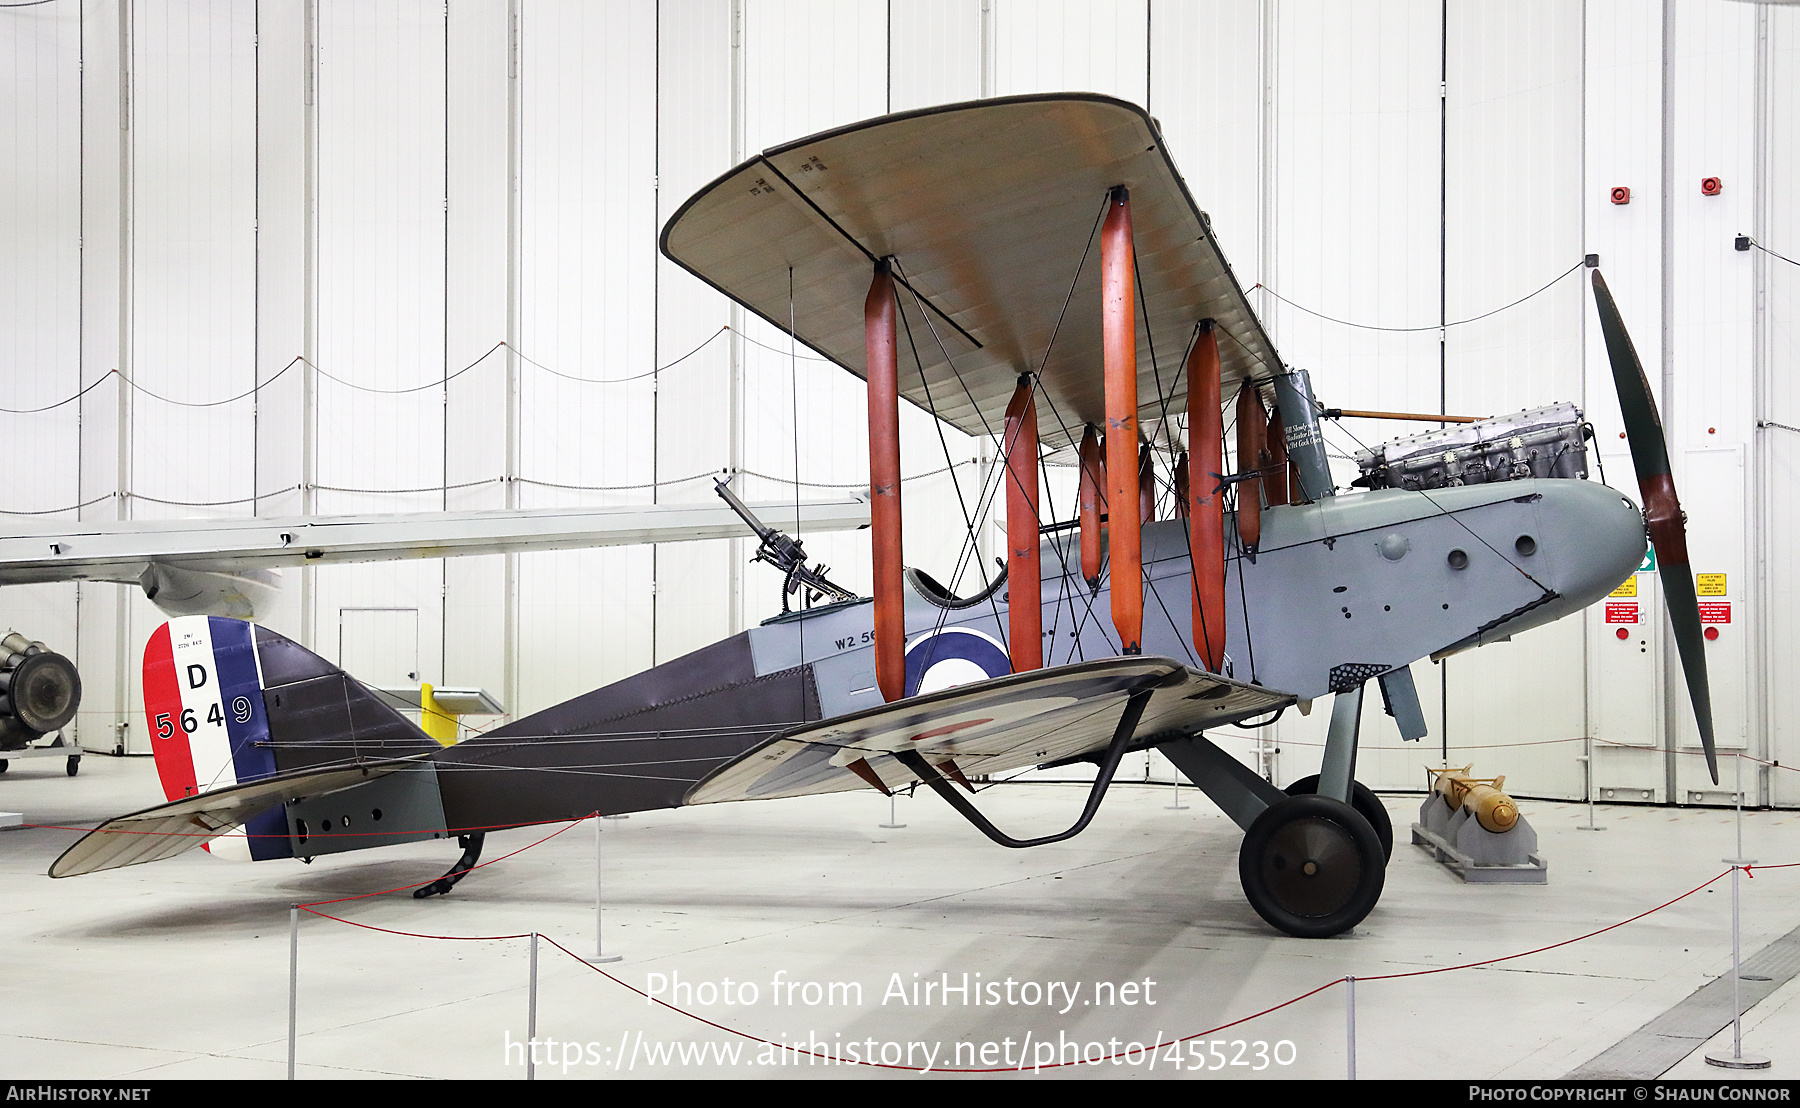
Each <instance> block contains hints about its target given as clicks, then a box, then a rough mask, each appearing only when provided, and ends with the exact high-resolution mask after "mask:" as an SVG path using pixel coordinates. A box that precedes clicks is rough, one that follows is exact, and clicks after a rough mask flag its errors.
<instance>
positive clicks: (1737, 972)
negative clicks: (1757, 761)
mask: <svg viewBox="0 0 1800 1108" xmlns="http://www.w3.org/2000/svg"><path fill="white" fill-rule="evenodd" d="M1739 766H1740V769H1739V781H1740V782H1741V781H1742V779H1743V778H1742V773H1743V771H1742V768H1741V766H1742V762H1741V761H1740V762H1739ZM1743 795H1744V794H1743V790H1742V789H1741V788H1740V789H1739V790H1738V800H1739V803H1740V804H1741V803H1742V801H1743ZM1743 845H1744V832H1743V830H1742V828H1741V827H1740V829H1739V830H1738V847H1739V848H1740V849H1739V851H1738V853H1739V855H1740V857H1737V858H1727V859H1725V861H1727V862H1729V863H1731V1053H1730V1054H1727V1053H1725V1052H1724V1051H1723V1050H1713V1051H1708V1052H1707V1055H1706V1064H1707V1065H1709V1066H1718V1067H1719V1068H1721V1069H1728V1070H1766V1069H1768V1068H1769V1067H1770V1066H1772V1065H1774V1062H1773V1061H1771V1060H1770V1059H1768V1058H1764V1057H1763V1056H1762V1055H1760V1054H1745V1053H1744V997H1743V988H1744V978H1743V967H1742V966H1741V965H1740V964H1739V963H1740V961H1741V954H1742V951H1743V943H1742V934H1741V932H1740V931H1739V929H1738V874H1739V873H1741V872H1743V870H1744V868H1745V867H1746V866H1749V865H1751V864H1753V863H1754V862H1755V859H1754V858H1744V857H1741V855H1742V854H1743V850H1742V847H1743Z"/></svg>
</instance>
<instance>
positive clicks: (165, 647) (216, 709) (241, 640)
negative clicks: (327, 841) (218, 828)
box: [144, 616, 292, 860]
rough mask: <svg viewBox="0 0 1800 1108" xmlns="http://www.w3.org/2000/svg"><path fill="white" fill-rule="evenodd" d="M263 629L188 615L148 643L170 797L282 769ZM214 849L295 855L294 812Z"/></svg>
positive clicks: (148, 690)
mask: <svg viewBox="0 0 1800 1108" xmlns="http://www.w3.org/2000/svg"><path fill="white" fill-rule="evenodd" d="M255 630H256V629H255V627H254V626H252V625H251V624H248V623H245V622H243V621H242V620H235V619H226V618H223V617H221V616H182V617H180V618H178V619H172V620H170V621H169V622H167V623H165V624H163V625H162V626H161V627H159V628H157V629H156V631H155V633H153V634H152V635H151V636H150V641H149V642H148V643H147V644H146V645H145V647H144V717H145V721H146V723H147V724H148V725H149V728H150V746H151V749H152V751H154V752H155V754H156V772H157V775H158V776H159V777H160V778H161V779H162V786H163V795H164V796H166V797H167V798H168V799H170V800H179V799H181V798H182V797H184V796H193V795H196V794H198V793H203V792H209V791H211V790H213V789H220V788H225V787H227V786H230V785H237V784H242V783H243V782H246V781H255V780H258V779H260V778H263V777H269V776H272V775H273V774H274V773H275V772H276V766H275V751H274V748H273V747H272V746H271V744H270V742H269V722H268V718H267V717H266V716H265V715H264V711H263V698H262V666H261V663H260V661H259V660H258V658H257V654H256V638H255ZM246 832H247V833H248V834H246ZM207 849H208V850H210V851H212V852H213V853H214V854H218V855H221V856H225V857H238V858H254V859H258V860H260V859H263V858H283V857H290V856H291V855H292V849H291V847H290V845H289V843H288V840H287V816H286V813H285V811H284V809H281V808H276V809H274V810H273V811H270V812H266V813H264V814H263V815H261V816H259V817H257V818H256V819H253V820H251V821H250V822H249V823H247V824H245V826H244V827H243V828H241V829H239V830H237V831H232V832H228V833H227V834H225V835H221V836H220V837H219V838H216V839H214V840H212V842H210V843H209V844H207Z"/></svg>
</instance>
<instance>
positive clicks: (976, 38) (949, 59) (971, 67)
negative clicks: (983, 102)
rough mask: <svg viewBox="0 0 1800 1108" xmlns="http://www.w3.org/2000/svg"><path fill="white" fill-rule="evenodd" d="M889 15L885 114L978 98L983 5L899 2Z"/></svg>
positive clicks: (951, 0)
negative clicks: (886, 106)
mask: <svg viewBox="0 0 1800 1108" xmlns="http://www.w3.org/2000/svg"><path fill="white" fill-rule="evenodd" d="M888 14H889V18H890V22H889V25H888V35H889V40H888V42H889V47H888V110H889V111H896V112H904V111H910V110H912V109H914V108H923V107H927V106H929V105H932V104H950V103H955V102H957V101H959V100H973V99H975V98H976V97H978V96H980V95H981V18H982V14H981V0H903V2H902V3H899V4H890V5H889V6H888Z"/></svg>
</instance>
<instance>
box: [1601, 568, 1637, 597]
mask: <svg viewBox="0 0 1800 1108" xmlns="http://www.w3.org/2000/svg"><path fill="white" fill-rule="evenodd" d="M1606 595H1608V596H1636V595H1637V574H1635V573H1634V574H1632V575H1631V576H1630V577H1627V578H1625V583H1624V584H1622V585H1620V586H1619V587H1618V588H1616V589H1614V590H1613V591H1611V592H1609V593H1607V594H1606Z"/></svg>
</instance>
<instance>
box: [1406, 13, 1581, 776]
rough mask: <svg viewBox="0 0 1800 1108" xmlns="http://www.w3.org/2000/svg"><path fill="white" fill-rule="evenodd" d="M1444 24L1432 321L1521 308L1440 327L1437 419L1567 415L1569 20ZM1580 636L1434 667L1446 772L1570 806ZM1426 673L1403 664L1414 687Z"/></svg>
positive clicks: (1572, 174)
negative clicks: (1441, 199)
mask: <svg viewBox="0 0 1800 1108" xmlns="http://www.w3.org/2000/svg"><path fill="white" fill-rule="evenodd" d="M1449 14H1450V21H1449V39H1448V46H1449V53H1448V60H1449V80H1448V81H1447V89H1446V91H1447V100H1446V118H1447V124H1448V126H1447V143H1448V149H1447V151H1446V157H1445V169H1446V188H1445V195H1446V202H1445V208H1446V216H1445V231H1446V238H1447V242H1446V250H1445V256H1446V275H1445V294H1446V295H1445V315H1446V318H1447V319H1449V320H1451V321H1459V320H1465V319H1471V318H1472V317H1475V316H1479V315H1482V314H1484V313H1486V312H1490V311H1494V310H1495V309H1497V308H1500V307H1501V306H1502V305H1505V304H1511V303H1513V302H1514V301H1517V300H1520V299H1521V298H1524V297H1530V299H1527V300H1525V302H1524V303H1522V304H1519V305H1518V306H1517V307H1512V308H1507V309H1506V310H1504V311H1500V312H1498V313H1497V314H1495V315H1492V316H1489V317H1488V318H1486V319H1478V320H1475V321H1474V322H1470V323H1466V324H1459V325H1457V326H1453V327H1449V328H1447V329H1446V332H1445V340H1446V371H1445V404H1446V408H1447V410H1448V411H1450V412H1452V413H1459V414H1468V415H1496V414H1500V413H1503V412H1508V411H1517V410H1519V409H1521V408H1534V407H1538V406H1541V405H1544V404H1549V403H1552V402H1555V401H1561V400H1566V401H1573V402H1575V403H1577V404H1579V403H1580V402H1581V400H1582V383H1583V382H1582V361H1581V359H1582V341H1581V335H1582V319H1583V316H1582V313H1583V311H1584V310H1586V305H1587V303H1588V299H1587V298H1588V293H1587V288H1586V285H1585V283H1584V282H1585V280H1586V274H1585V272H1584V271H1582V270H1580V269H1577V270H1576V272H1574V273H1567V272H1566V271H1568V270H1570V269H1571V268H1573V267H1578V266H1579V265H1580V263H1581V260H1582V255H1583V253H1584V250H1583V246H1582V201H1581V189H1580V182H1581V176H1582V145H1581V138H1582V136H1581V121H1582V84H1581V69H1582V50H1581V42H1582V38H1581V32H1582V19H1581V9H1580V8H1579V7H1578V6H1576V5H1571V4H1561V3H1556V2H1554V0H1543V2H1532V3H1517V4H1507V5H1504V6H1494V5H1488V4H1481V3H1456V4H1452V5H1451V6H1450V9H1449ZM1558 274H1566V275H1565V276H1563V277H1562V278H1561V279H1560V280H1558V281H1556V283H1555V284H1554V285H1553V286H1551V287H1550V288H1549V289H1547V290H1545V291H1543V292H1541V293H1539V292H1538V290H1539V289H1541V288H1542V287H1543V286H1544V285H1545V284H1547V283H1549V282H1550V281H1551V280H1552V279H1553V278H1556V276H1557V275H1558ZM1533 293H1537V295H1532V294H1533ZM1428 410H1429V409H1428ZM1397 426H1399V425H1397ZM1431 426H1432V425H1430V424H1423V425H1420V424H1414V425H1411V426H1407V427H1405V430H1406V432H1407V433H1414V432H1418V431H1423V430H1426V429H1428V428H1430V427H1431ZM1519 562H1520V565H1521V568H1523V569H1525V570H1526V571H1530V570H1531V568H1532V566H1531V565H1530V563H1529V561H1528V560H1526V559H1519ZM1585 634H1586V633H1585V630H1584V627H1583V622H1582V620H1580V619H1565V620H1561V621H1558V622H1557V623H1554V624H1551V625H1550V626H1548V627H1542V628H1538V629H1536V630H1533V631H1528V632H1526V633H1524V634H1523V635H1520V636H1518V637H1517V638H1515V639H1514V640H1513V641H1511V642H1507V643H1497V644H1494V645H1492V646H1486V647H1482V648H1481V649H1480V650H1477V651H1475V652H1473V653H1470V654H1464V655H1461V656H1458V657H1456V658H1453V659H1451V660H1449V661H1447V662H1446V663H1444V664H1445V666H1446V667H1447V669H1446V670H1445V671H1444V676H1445V677H1447V679H1448V690H1449V706H1450V711H1449V716H1448V724H1449V726H1448V737H1449V752H1450V760H1451V761H1452V762H1453V763H1456V764H1462V763H1464V762H1469V761H1473V762H1475V763H1476V768H1477V770H1478V771H1479V772H1481V773H1483V774H1486V775H1489V776H1491V775H1493V774H1497V773H1505V774H1507V775H1508V780H1509V781H1515V782H1517V787H1518V788H1519V790H1520V791H1522V792H1526V793H1530V794H1532V795H1536V796H1567V797H1579V796H1582V795H1584V793H1583V788H1584V780H1585V778H1584V774H1583V771H1582V763H1580V762H1578V761H1576V757H1577V756H1578V755H1580V754H1581V753H1582V751H1583V747H1584V744H1583V741H1582V740H1583V738H1584V736H1585V735H1586V733H1587V731H1586V727H1587V710H1586V709H1587V688H1586V681H1585V671H1584V667H1583V650H1584V645H1585ZM1438 676H1439V675H1438V673H1437V671H1436V670H1435V669H1434V668H1432V667H1428V666H1425V665H1420V666H1417V667H1415V677H1416V679H1417V680H1419V681H1420V682H1425V681H1427V680H1431V681H1433V683H1435V682H1436V679H1437V678H1438ZM1429 722H1430V723H1431V725H1432V735H1431V736H1430V739H1429V740H1428V741H1427V743H1426V744H1425V745H1426V746H1427V748H1436V750H1437V751H1441V750H1442V749H1443V748H1442V745H1441V743H1442V739H1443V736H1440V735H1439V734H1438V733H1437V732H1438V729H1439V721H1438V719H1437V718H1435V717H1433V718H1431V719H1430V720H1429ZM1414 749H1415V751H1416V750H1417V748H1414ZM1403 760H1409V761H1410V763H1411V764H1409V765H1407V766H1405V767H1404V773H1403V774H1402V775H1401V778H1400V781H1401V782H1403V783H1406V784H1416V783H1418V781H1419V780H1420V776H1419V775H1420V769H1419V765H1418V762H1419V758H1418V757H1417V755H1416V754H1415V755H1414V756H1413V757H1411V758H1410V759H1403ZM1389 776H1390V777H1391V774H1390V775H1389ZM1397 783H1399V782H1397Z"/></svg>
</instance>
